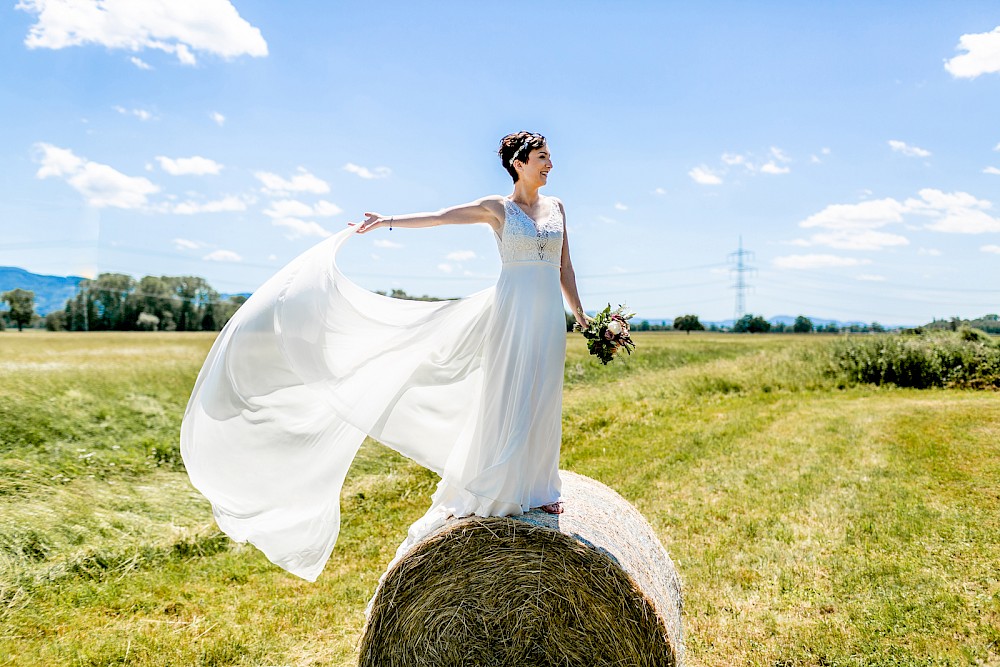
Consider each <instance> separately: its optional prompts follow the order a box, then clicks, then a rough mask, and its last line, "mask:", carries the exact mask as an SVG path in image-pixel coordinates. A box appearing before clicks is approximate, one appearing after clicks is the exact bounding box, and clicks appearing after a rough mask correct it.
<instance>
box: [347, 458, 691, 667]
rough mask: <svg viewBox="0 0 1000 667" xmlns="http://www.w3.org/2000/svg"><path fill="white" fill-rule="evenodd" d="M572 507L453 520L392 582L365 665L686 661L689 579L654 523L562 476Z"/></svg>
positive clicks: (369, 629)
mask: <svg viewBox="0 0 1000 667" xmlns="http://www.w3.org/2000/svg"><path fill="white" fill-rule="evenodd" d="M560 475H561V477H562V481H563V500H564V501H565V507H566V511H565V512H564V513H563V514H560V515H551V514H545V513H544V512H541V511H540V510H534V511H531V512H528V513H527V514H524V515H521V516H514V517H488V518H481V517H466V518H462V519H452V520H450V521H449V522H448V523H447V524H446V525H445V526H444V527H442V528H440V529H439V530H437V531H435V532H433V533H431V534H430V535H428V536H427V537H426V538H424V539H423V540H422V541H420V542H418V543H417V544H415V545H414V546H413V548H411V549H410V551H408V552H407V553H406V555H404V556H403V557H402V558H401V559H400V560H399V561H397V563H396V565H395V566H393V567H392V569H390V570H389V571H388V572H387V573H386V574H385V576H384V577H383V579H382V583H381V584H380V585H379V588H378V590H377V591H376V592H375V597H374V598H373V600H372V603H371V609H370V614H369V617H368V622H367V624H366V625H365V630H364V633H363V636H362V638H361V645H360V653H361V655H360V659H359V663H358V664H359V667H424V666H427V667H431V666H433V667H451V666H457V665H475V666H476V667H488V666H494V665H495V666H497V667H501V666H502V667H508V666H513V665H518V666H539V667H541V666H546V665H552V666H553V667H556V666H558V667H576V666H577V665H580V666H586V667H591V666H593V665H615V666H616V667H653V666H656V667H662V666H667V665H670V666H673V665H680V664H681V663H682V661H683V655H684V644H683V640H682V636H681V585H680V580H679V578H678V576H677V570H676V569H675V568H674V564H673V562H672V561H671V560H670V556H668V555H667V552H666V551H665V550H664V549H663V547H662V546H661V545H660V542H659V540H657V538H656V534H655V533H654V532H653V529H652V527H651V526H650V525H649V523H647V522H646V520H645V519H644V518H643V516H642V515H641V514H640V513H639V511H638V510H636V509H635V508H634V507H633V506H632V505H630V504H629V503H628V502H627V501H626V500H625V499H624V498H622V497H621V496H619V495H618V494H617V493H615V492H614V491H612V490H611V489H609V488H608V487H606V486H604V485H603V484H600V483H598V482H595V481H594V480H592V479H590V478H587V477H584V476H582V475H576V474H573V473H568V472H561V473H560Z"/></svg>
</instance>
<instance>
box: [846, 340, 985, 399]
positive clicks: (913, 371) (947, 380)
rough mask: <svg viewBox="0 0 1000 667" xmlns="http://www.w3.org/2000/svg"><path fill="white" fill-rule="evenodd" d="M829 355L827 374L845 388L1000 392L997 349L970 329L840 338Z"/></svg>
mask: <svg viewBox="0 0 1000 667" xmlns="http://www.w3.org/2000/svg"><path fill="white" fill-rule="evenodd" d="M831 355H832V371H833V373H834V374H836V375H839V376H841V377H844V378H845V379H847V380H848V381H851V382H861V383H870V384H878V385H882V384H894V385H896V386H899V387H914V388H917V389H926V388H928V387H946V386H947V387H971V388H986V387H993V388H1000V347H998V346H997V345H996V343H995V342H994V340H993V339H992V338H990V336H989V335H987V334H985V333H983V332H981V331H978V330H975V329H965V330H961V331H958V332H955V333H952V332H938V333H933V334H926V335H924V334H916V333H909V334H907V335H899V334H892V335H885V336H865V337H863V338H858V337H854V338H845V339H844V340H842V341H839V342H838V343H837V344H835V345H833V346H832V347H831Z"/></svg>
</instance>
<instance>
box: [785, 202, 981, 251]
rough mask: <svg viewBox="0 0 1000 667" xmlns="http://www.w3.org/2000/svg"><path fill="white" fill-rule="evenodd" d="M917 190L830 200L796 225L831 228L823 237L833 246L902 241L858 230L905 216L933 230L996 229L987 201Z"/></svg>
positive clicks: (869, 245)
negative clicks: (914, 193) (846, 200)
mask: <svg viewBox="0 0 1000 667" xmlns="http://www.w3.org/2000/svg"><path fill="white" fill-rule="evenodd" d="M917 194H918V197H910V198H908V199H906V201H903V202H900V201H897V200H895V199H892V198H891V197H889V198H885V199H876V200H872V201H863V202H860V203H858V204H832V205H830V206H827V207H826V208H825V209H823V210H822V211H820V212H819V213H816V214H814V215H811V216H809V217H808V218H806V219H805V220H803V221H802V222H800V223H799V226H800V227H806V228H810V227H819V228H822V229H829V230H832V231H833V232H835V233H836V235H834V236H833V237H832V238H827V239H825V240H826V243H825V244H826V245H832V244H831V243H830V241H831V240H836V241H837V242H838V243H839V245H836V246H833V247H839V248H854V249H875V247H876V246H877V247H884V246H889V245H905V239H904V238H903V237H901V236H896V235H893V234H869V233H862V232H864V231H865V230H873V229H878V228H880V227H885V226H886V225H891V224H899V223H903V222H904V221H905V220H906V218H907V217H908V216H920V217H922V218H930V219H931V221H930V222H928V223H926V224H925V225H924V227H925V228H927V229H930V230H933V231H936V232H946V233H952V234H982V233H986V232H998V231H1000V218H996V217H994V216H992V215H990V213H988V211H990V210H991V209H992V207H993V204H992V202H990V201H987V200H985V199H976V198H975V197H974V196H972V195H970V194H969V193H967V192H942V191H941V190H936V189H934V188H924V189H923V190H920V191H919V192H918V193H917ZM805 243H806V242H801V241H800V242H797V243H796V244H797V245H803V244H805Z"/></svg>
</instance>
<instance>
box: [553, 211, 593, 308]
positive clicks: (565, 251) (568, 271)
mask: <svg viewBox="0 0 1000 667" xmlns="http://www.w3.org/2000/svg"><path fill="white" fill-rule="evenodd" d="M559 212H560V213H562V218H563V247H562V264H561V265H560V266H559V283H560V285H561V286H562V292H563V297H565V299H566V303H568V304H569V307H570V309H571V310H572V311H573V317H575V318H576V323H577V324H579V325H580V326H581V327H583V328H586V327H587V315H586V314H585V313H584V312H583V303H581V301H580V292H579V291H578V290H577V287H576V273H575V272H574V271H573V260H572V259H570V256H569V235H568V234H567V233H566V209H565V208H563V204H562V202H561V201H560V202H559Z"/></svg>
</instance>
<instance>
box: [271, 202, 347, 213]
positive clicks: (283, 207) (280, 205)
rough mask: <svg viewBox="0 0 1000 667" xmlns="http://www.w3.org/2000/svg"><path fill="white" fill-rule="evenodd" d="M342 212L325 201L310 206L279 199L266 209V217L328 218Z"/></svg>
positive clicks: (334, 205)
mask: <svg viewBox="0 0 1000 667" xmlns="http://www.w3.org/2000/svg"><path fill="white" fill-rule="evenodd" d="M341 212H342V210H341V208H340V207H339V206H337V205H336V204H333V203H331V202H328V201H325V200H320V201H318V202H316V204H315V205H314V206H310V205H309V204H306V203H304V202H300V201H298V200H296V199H278V200H275V201H272V202H271V204H270V207H269V208H266V209H264V215H266V216H268V217H271V218H313V217H320V218H328V217H330V216H334V215H337V214H338V213H341Z"/></svg>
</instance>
